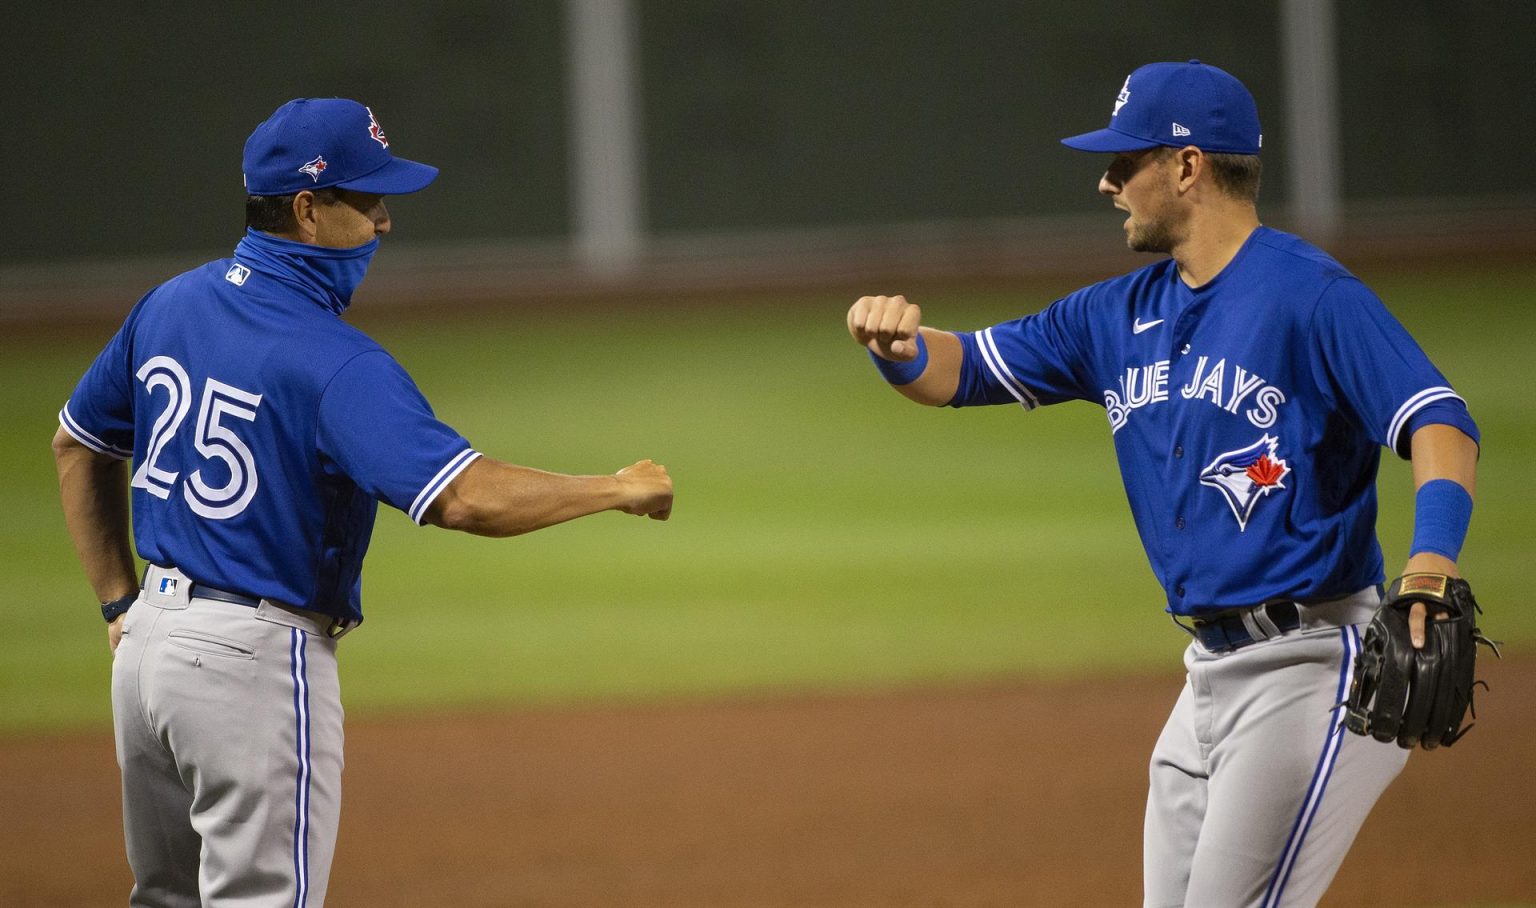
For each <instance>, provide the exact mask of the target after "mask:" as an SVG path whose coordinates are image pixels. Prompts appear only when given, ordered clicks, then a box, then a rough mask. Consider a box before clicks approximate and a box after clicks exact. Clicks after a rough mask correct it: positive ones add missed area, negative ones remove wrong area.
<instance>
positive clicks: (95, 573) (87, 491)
mask: <svg viewBox="0 0 1536 908" xmlns="http://www.w3.org/2000/svg"><path fill="white" fill-rule="evenodd" d="M53 454H54V464H55V466H57V468H58V472H59V498H60V501H61V503H62V504H63V508H64V524H65V526H66V527H67V528H68V530H69V536H70V539H71V540H73V542H74V544H75V552H76V554H77V555H78V556H79V558H80V564H81V566H82V567H83V568H84V569H85V576H86V580H87V581H88V582H89V583H90V585H91V589H92V591H94V592H95V594H96V598H97V600H99V601H101V602H110V601H112V600H114V599H118V598H121V597H123V596H127V595H131V594H132V593H134V592H136V591H137V590H138V588H139V580H138V573H137V570H136V568H135V565H134V560H133V548H132V545H131V537H130V533H129V521H128V514H129V510H128V465H127V463H125V462H123V461H120V460H115V459H113V458H110V457H105V456H103V455H101V454H97V453H96V452H95V451H92V450H90V449H89V448H87V447H85V446H84V445H81V444H79V443H78V442H76V441H75V440H74V439H73V438H71V437H70V436H69V435H68V433H65V432H63V431H62V430H61V431H60V432H59V434H58V435H56V436H55V437H54V442H53Z"/></svg>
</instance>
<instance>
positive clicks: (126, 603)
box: [101, 590, 139, 624]
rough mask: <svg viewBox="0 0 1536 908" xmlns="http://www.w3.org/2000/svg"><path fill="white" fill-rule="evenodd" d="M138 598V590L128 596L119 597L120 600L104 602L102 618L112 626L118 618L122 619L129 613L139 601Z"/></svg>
mask: <svg viewBox="0 0 1536 908" xmlns="http://www.w3.org/2000/svg"><path fill="white" fill-rule="evenodd" d="M138 598H139V593H138V591H137V590H135V591H134V592H132V593H129V594H128V595H126V596H119V597H118V598H116V599H113V600H112V601H111V602H103V603H102V604H101V617H103V618H105V619H106V621H107V623H108V624H111V623H112V622H114V621H116V620H117V619H118V618H120V617H122V615H123V614H124V613H125V612H127V611H128V609H129V608H130V607H131V606H132V605H133V604H134V603H135V602H137V601H138Z"/></svg>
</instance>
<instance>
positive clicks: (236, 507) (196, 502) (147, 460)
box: [132, 356, 261, 520]
mask: <svg viewBox="0 0 1536 908" xmlns="http://www.w3.org/2000/svg"><path fill="white" fill-rule="evenodd" d="M137 378H138V379H139V381H141V382H143V383H144V387H145V388H146V389H148V391H149V394H150V395H151V396H153V395H154V393H155V392H156V391H164V392H165V395H166V400H165V409H163V410H161V411H160V415H159V416H157V417H156V418H155V425H154V428H153V429H152V430H151V431H150V433H149V447H148V450H147V451H146V453H145V455H144V462H143V463H142V464H140V465H139V468H138V469H137V470H136V471H134V474H133V483H132V484H133V487H134V488H136V489H143V490H144V491H146V492H148V493H149V494H151V495H153V496H155V497H156V498H160V499H168V498H170V497H171V491H172V489H173V488H174V487H175V485H176V480H177V478H178V477H179V476H180V475H181V473H180V471H179V470H176V469H167V468H166V467H163V466H161V465H160V461H161V459H162V455H164V454H165V447H166V445H167V444H168V443H169V442H170V440H171V438H172V437H174V436H175V435H176V431H177V430H178V429H180V428H181V424H182V423H183V422H184V421H185V420H186V418H187V412H188V411H189V410H190V409H191V407H192V381H191V379H189V378H188V377H187V370H186V369H183V368H182V366H181V363H178V362H177V361H176V360H174V359H172V358H171V357H169V356H156V357H153V358H152V359H150V360H148V361H147V362H145V363H144V365H143V366H140V367H139V371H138V373H137ZM259 406H261V395H260V394H252V393H251V392H249V391H242V390H240V389H239V388H236V387H234V386H232V385H226V384H224V383H223V382H221V381H219V380H217V379H214V378H210V379H208V380H207V382H206V383H205V384H204V385H203V397H202V401H201V403H199V405H198V408H197V432H196V435H195V436H194V437H193V444H194V445H196V447H197V453H199V454H201V455H202V456H203V457H204V458H205V459H208V460H213V459H215V458H217V459H218V460H221V461H223V462H224V465H225V466H226V467H228V468H229V481H228V482H226V483H225V484H224V485H222V486H219V487H218V488H214V487H212V486H210V485H209V484H208V483H207V482H206V481H205V480H204V479H203V471H202V470H200V469H199V470H193V471H192V472H191V473H190V474H188V475H187V481H186V482H185V483H184V484H183V485H182V488H181V491H182V495H183V496H184V497H185V498H186V500H187V505H188V506H189V507H191V508H192V511H193V513H195V514H197V515H198V516H200V517H206V518H208V519H209V520H226V519H228V518H230V517H233V516H235V515H236V514H239V513H240V512H241V511H244V510H245V508H246V506H247V505H249V504H250V503H251V498H252V497H253V496H254V495H255V494H256V486H257V476H256V459H255V457H254V456H253V455H252V454H251V449H250V448H248V447H246V444H245V442H243V441H241V440H240V437H239V436H238V435H236V434H235V432H234V430H232V429H231V428H230V427H229V426H228V425H226V424H225V422H224V420H225V419H243V420H245V421H246V422H254V421H255V419H256V408H257V407H259Z"/></svg>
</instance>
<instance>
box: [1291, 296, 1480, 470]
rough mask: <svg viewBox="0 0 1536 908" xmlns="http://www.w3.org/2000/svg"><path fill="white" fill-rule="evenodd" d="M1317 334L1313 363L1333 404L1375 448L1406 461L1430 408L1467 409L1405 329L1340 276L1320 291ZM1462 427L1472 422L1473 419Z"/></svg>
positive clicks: (1369, 297)
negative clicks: (1414, 427) (1412, 434)
mask: <svg viewBox="0 0 1536 908" xmlns="http://www.w3.org/2000/svg"><path fill="white" fill-rule="evenodd" d="M1314 328H1315V331H1316V334H1315V336H1316V338H1317V343H1318V347H1319V349H1318V356H1317V362H1319V363H1320V364H1321V366H1322V369H1323V370H1324V372H1325V373H1326V375H1325V376H1323V383H1324V386H1325V387H1327V388H1329V389H1330V391H1331V392H1332V394H1333V396H1334V398H1335V401H1334V402H1335V403H1336V404H1337V405H1338V406H1339V407H1340V409H1343V410H1345V411H1346V412H1349V413H1351V414H1353V415H1354V417H1355V418H1356V419H1357V420H1358V421H1359V423H1360V425H1361V426H1362V427H1363V428H1364V429H1365V430H1366V431H1367V432H1368V433H1369V434H1370V436H1371V437H1372V438H1374V439H1375V440H1376V442H1377V443H1378V444H1381V445H1383V446H1385V447H1388V448H1391V449H1392V450H1393V451H1395V452H1397V453H1398V455H1399V456H1402V457H1407V456H1408V452H1407V440H1406V439H1407V437H1408V433H1405V429H1406V428H1407V427H1409V426H1410V424H1411V421H1412V420H1413V419H1414V418H1415V417H1416V416H1417V415H1418V414H1419V413H1420V412H1421V411H1423V410H1425V409H1426V408H1428V407H1430V406H1433V405H1435V404H1455V405H1459V406H1460V408H1461V410H1462V412H1465V411H1466V402H1465V401H1464V400H1462V399H1461V397H1460V396H1459V395H1457V393H1456V392H1455V391H1454V390H1453V389H1452V388H1451V386H1450V382H1448V381H1447V380H1446V378H1445V376H1444V375H1442V374H1440V371H1439V370H1438V369H1436V368H1435V366H1434V364H1433V363H1431V362H1430V361H1429V357H1427V356H1425V355H1424V351H1423V350H1422V349H1420V347H1419V345H1418V344H1417V343H1416V342H1415V341H1414V339H1413V337H1412V336H1410V335H1409V334H1408V330H1407V329H1406V328H1404V327H1403V326H1402V324H1401V323H1400V322H1398V320H1397V319H1396V318H1393V317H1392V313H1390V312H1388V311H1387V308H1386V306H1384V305H1382V302H1381V300H1380V299H1378V298H1377V296H1376V294H1374V293H1372V292H1371V291H1370V290H1369V289H1368V288H1367V287H1366V286H1365V285H1364V284H1362V283H1360V281H1358V280H1356V279H1354V278H1340V279H1339V280H1336V281H1334V282H1333V283H1332V284H1330V285H1329V286H1328V288H1327V289H1326V290H1324V291H1323V294H1322V296H1321V297H1320V298H1319V300H1318V305H1317V309H1316V310H1315V313H1314ZM1437 412H1440V413H1449V412H1450V410H1448V409H1441V410H1438V411H1437ZM1434 421H1439V420H1434ZM1466 422H1467V423H1468V424H1470V423H1471V417H1470V416H1468V417H1466ZM1452 424H1453V425H1459V423H1452ZM1473 431H1476V428H1475V426H1474V427H1473ZM1469 434H1470V433H1469Z"/></svg>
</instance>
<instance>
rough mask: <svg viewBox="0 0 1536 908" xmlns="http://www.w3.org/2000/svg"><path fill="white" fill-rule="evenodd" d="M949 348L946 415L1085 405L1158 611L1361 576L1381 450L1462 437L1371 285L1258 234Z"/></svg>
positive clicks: (1341, 587) (1429, 369)
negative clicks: (1224, 259)
mask: <svg viewBox="0 0 1536 908" xmlns="http://www.w3.org/2000/svg"><path fill="white" fill-rule="evenodd" d="M960 339H961V342H962V345H963V348H964V363H963V366H962V369H961V377H960V385H959V389H958V390H957V391H956V394H955V397H954V399H953V400H952V401H951V402H950V403H951V405H952V406H971V405H976V404H996V403H1010V402H1018V403H1020V404H1022V405H1024V407H1025V408H1033V407H1035V406H1039V405H1041V404H1052V403H1058V402H1061V401H1065V400H1091V401H1094V402H1097V403H1100V404H1102V405H1103V406H1104V408H1105V412H1106V414H1107V415H1108V417H1109V424H1110V430H1111V432H1112V433H1113V436H1114V442H1115V449H1116V454H1117V457H1118V459H1119V463H1120V472H1121V478H1122V480H1123V482H1124V485H1125V491H1126V495H1127V497H1128V498H1129V500H1130V505H1131V511H1132V513H1133V515H1134V516H1135V520H1136V526H1137V530H1138V531H1139V532H1140V534H1141V538H1142V543H1143V545H1144V546H1145V547H1146V551H1147V556H1148V558H1149V560H1150V561H1151V563H1152V569H1153V571H1154V573H1156V575H1157V578H1158V581H1159V582H1160V583H1161V584H1162V585H1163V587H1164V589H1165V590H1166V591H1167V594H1168V607H1169V610H1170V611H1172V612H1174V613H1175V614H1194V613H1196V612H1199V611H1202V610H1207V609H1214V608H1230V607H1238V606H1246V605H1254V604H1256V603H1259V602H1263V601H1265V600H1268V599H1273V598H1279V597H1286V598H1295V599H1308V598H1321V597H1330V596H1340V595H1346V594H1349V593H1352V592H1355V591H1356V590H1360V589H1363V588H1365V587H1367V586H1370V585H1372V584H1376V583H1380V582H1381V581H1382V579H1383V566H1382V556H1381V548H1380V546H1379V544H1378V543H1377V541H1376V535H1375V523H1376V491H1375V478H1376V472H1377V468H1378V466H1379V464H1380V449H1381V447H1382V446H1387V447H1390V448H1393V449H1394V450H1397V451H1398V452H1399V453H1402V454H1404V455H1405V456H1406V453H1407V451H1406V443H1407V439H1408V438H1410V437H1411V435H1412V432H1413V430H1415V429H1417V428H1418V427H1420V426H1422V425H1425V424H1429V423H1446V424H1450V425H1454V426H1456V427H1458V428H1460V429H1462V431H1464V432H1466V433H1467V434H1468V435H1469V436H1471V437H1472V438H1473V439H1474V440H1476V439H1477V428H1476V426H1475V424H1474V423H1473V422H1472V419H1471V416H1470V415H1469V414H1468V413H1467V409H1466V405H1465V402H1464V401H1462V399H1461V398H1460V397H1459V396H1457V394H1456V393H1455V391H1454V390H1452V389H1451V387H1450V385H1449V383H1448V382H1447V381H1446V379H1445V377H1444V376H1443V375H1441V374H1440V372H1439V371H1438V370H1437V369H1436V368H1435V367H1434V365H1433V364H1431V363H1430V361H1429V359H1428V358H1427V357H1426V356H1425V355H1424V353H1423V351H1422V350H1421V349H1420V348H1419V346H1418V345H1417V344H1416V343H1415V342H1414V341H1413V339H1412V337H1410V336H1409V335H1408V332H1407V331H1406V330H1405V329H1404V328H1403V327H1402V325H1401V324H1399V323H1398V322H1397V320H1396V319H1394V318H1393V317H1392V315H1391V314H1390V313H1389V312H1387V310H1386V308H1385V306H1383V305H1382V303H1381V301H1380V300H1379V299H1377V297H1376V296H1375V294H1373V293H1371V291H1370V290H1369V289H1367V288H1366V287H1365V285H1364V284H1362V283H1361V282H1360V281H1359V280H1358V279H1356V278H1355V277H1354V276H1353V275H1351V274H1350V273H1349V272H1348V271H1347V270H1345V269H1344V267H1343V266H1342V265H1340V264H1338V263H1337V262H1336V261H1334V260H1333V259H1332V258H1330V257H1328V256H1327V255H1326V254H1325V253H1323V252H1321V251H1320V250H1318V249H1316V248H1315V247H1313V246H1311V245H1309V244H1307V243H1306V242H1304V241H1302V240H1301V239H1299V238H1297V237H1294V236H1291V235H1289V234H1285V233H1281V232H1279V231H1275V230H1271V229H1269V228H1266V227H1260V228H1258V229H1256V230H1255V231H1254V232H1253V234H1252V235H1251V236H1250V237H1249V238H1248V240H1247V242H1246V243H1245V244H1244V245H1243V247H1242V249H1241V250H1240V251H1239V252H1238V253H1237V255H1236V256H1235V257H1234V258H1233V260H1232V261H1231V262H1230V263H1229V264H1228V265H1227V267H1226V268H1225V269H1223V271H1222V272H1221V273H1220V274H1219V275H1217V276H1216V277H1215V278H1214V279H1213V280H1211V281H1210V282H1209V283H1207V284H1205V285H1204V286H1202V287H1198V288H1190V287H1188V286H1187V285H1185V284H1184V283H1183V281H1182V280H1181V279H1180V278H1179V275H1178V269H1177V266H1176V265H1175V263H1174V262H1173V260H1172V259H1166V260H1164V261H1161V262H1159V263H1157V264H1154V265H1150V266H1148V267H1146V268H1143V269H1140V270H1138V271H1135V272H1132V273H1131V274H1128V275H1125V276H1123V277H1119V278H1115V279H1112V280H1109V281H1105V282H1102V283H1099V284H1095V285H1093V286H1090V287H1086V288H1084V289H1082V290H1079V291H1077V292H1076V293H1073V294H1071V295H1070V296H1067V297H1065V298H1063V299H1061V300H1058V301H1057V302H1055V303H1053V304H1052V305H1051V306H1049V307H1047V308H1046V309H1045V310H1044V311H1042V312H1040V313H1038V314H1036V315H1032V316H1027V317H1025V318H1022V319H1018V320H1016V321H1012V322H1007V323H1004V324H1000V325H996V326H993V327H991V328H987V329H984V330H982V331H978V332H975V333H974V334H962V335H960Z"/></svg>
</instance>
